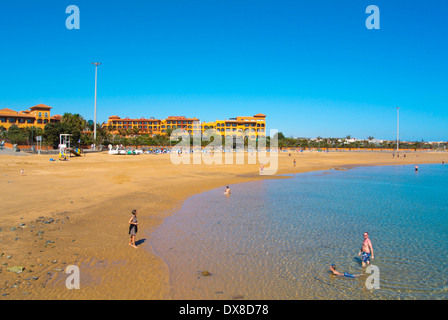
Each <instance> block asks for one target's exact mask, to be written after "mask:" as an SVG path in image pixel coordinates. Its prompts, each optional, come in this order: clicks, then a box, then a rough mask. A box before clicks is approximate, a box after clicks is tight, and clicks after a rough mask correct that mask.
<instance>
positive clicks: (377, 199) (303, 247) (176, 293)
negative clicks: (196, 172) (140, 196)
mask: <svg viewBox="0 0 448 320" xmlns="http://www.w3.org/2000/svg"><path fill="white" fill-rule="evenodd" d="M447 181H448V165H442V164H427V165H419V171H417V172H415V170H414V166H409V165H393V166H373V167H356V168H351V169H347V170H327V171H317V172H310V173H300V174H295V175H288V177H287V178H286V179H269V180H263V181H256V182H247V183H241V184H235V185H230V187H231V190H232V194H231V195H230V196H225V195H224V194H223V193H224V187H223V188H219V189H215V190H211V191H207V192H204V193H201V194H197V195H195V196H193V197H191V198H189V199H188V200H187V201H185V202H184V204H183V205H182V207H181V208H180V210H179V211H177V212H175V213H173V214H172V215H170V216H169V217H168V218H167V219H166V220H165V222H164V223H163V224H162V225H161V226H160V227H159V228H158V229H157V230H155V232H154V233H153V234H152V239H151V242H152V246H153V248H154V250H155V251H156V253H157V254H158V255H159V256H160V257H161V258H163V259H164V261H165V262H166V263H167V265H168V266H169V269H170V281H171V293H172V297H173V298H174V299H194V300H196V299H197V300H202V299H207V300H220V299H226V300H227V299H249V300H268V299H269V300H297V299H300V300H302V299H303V300H308V299H312V300H319V299H325V300H333V299H336V300H339V299H348V300H355V299H356V300H360V299H361V300H373V299H384V300H398V299H405V300H411V299H418V300H426V299H431V300H435V299H447V298H448V276H447V273H446V270H447V269H448V256H447V254H446V253H447V252H448V241H447V240H448V197H447V194H448V183H447ZM364 232H368V233H369V234H370V239H371V241H372V244H373V249H374V256H375V258H374V259H373V260H372V262H371V264H372V265H373V266H375V269H374V271H373V273H369V272H367V271H370V272H372V271H371V270H367V269H366V268H363V267H362V266H361V258H360V257H359V255H358V252H359V250H360V248H361V245H362V241H363V233H364ZM331 263H334V264H336V266H337V269H338V271H340V272H348V273H351V274H359V275H361V276H360V277H358V278H354V279H352V278H347V277H339V276H335V275H332V274H330V272H329V265H330V264H331ZM203 271H207V272H208V273H209V274H207V275H206V276H204V274H203V273H202V272H203ZM374 276H375V280H374V283H375V284H376V285H377V288H376V289H372V288H371V286H370V287H369V286H368V285H366V284H367V283H369V282H370V283H372V278H373V277H374Z"/></svg>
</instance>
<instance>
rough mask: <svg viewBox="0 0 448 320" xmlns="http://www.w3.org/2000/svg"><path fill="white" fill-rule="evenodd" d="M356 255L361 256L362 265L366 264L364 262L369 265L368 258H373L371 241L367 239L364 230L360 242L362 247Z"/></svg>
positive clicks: (367, 234) (367, 236) (366, 233)
mask: <svg viewBox="0 0 448 320" xmlns="http://www.w3.org/2000/svg"><path fill="white" fill-rule="evenodd" d="M358 255H359V256H361V261H362V266H363V267H365V266H366V263H367V264H369V265H370V260H371V259H373V258H374V257H373V247H372V241H370V239H369V233H368V232H364V241H363V242H362V247H361V250H360V251H359V254H358Z"/></svg>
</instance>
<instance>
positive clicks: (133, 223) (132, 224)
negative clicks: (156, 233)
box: [129, 210, 138, 248]
mask: <svg viewBox="0 0 448 320" xmlns="http://www.w3.org/2000/svg"><path fill="white" fill-rule="evenodd" d="M137 226H138V222H137V210H132V217H131V219H129V235H130V236H131V238H130V239H129V245H130V246H131V247H134V248H137V246H136V245H135V236H136V235H137V231H138V227H137Z"/></svg>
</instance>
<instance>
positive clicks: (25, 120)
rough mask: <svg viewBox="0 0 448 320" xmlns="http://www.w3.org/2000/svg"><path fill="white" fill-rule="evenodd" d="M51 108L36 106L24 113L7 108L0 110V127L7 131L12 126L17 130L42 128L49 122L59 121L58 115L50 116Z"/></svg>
mask: <svg viewBox="0 0 448 320" xmlns="http://www.w3.org/2000/svg"><path fill="white" fill-rule="evenodd" d="M51 109H52V108H51V107H49V106H46V105H44V104H38V105H36V106H34V107H31V108H29V109H27V110H25V111H19V112H17V111H14V110H11V109H8V108H3V109H0V126H3V127H4V128H6V129H9V127H11V126H12V125H16V126H18V127H19V128H23V127H33V126H34V127H39V128H42V129H43V128H44V127H45V125H46V124H48V123H50V122H59V121H61V116H60V115H54V116H53V117H52V116H51V114H50V111H51Z"/></svg>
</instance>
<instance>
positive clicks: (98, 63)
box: [92, 62, 101, 144]
mask: <svg viewBox="0 0 448 320" xmlns="http://www.w3.org/2000/svg"><path fill="white" fill-rule="evenodd" d="M92 64H93V65H94V66H95V113H94V115H93V141H94V143H95V144H96V89H97V79H98V66H99V65H100V64H101V63H100V62H92Z"/></svg>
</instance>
